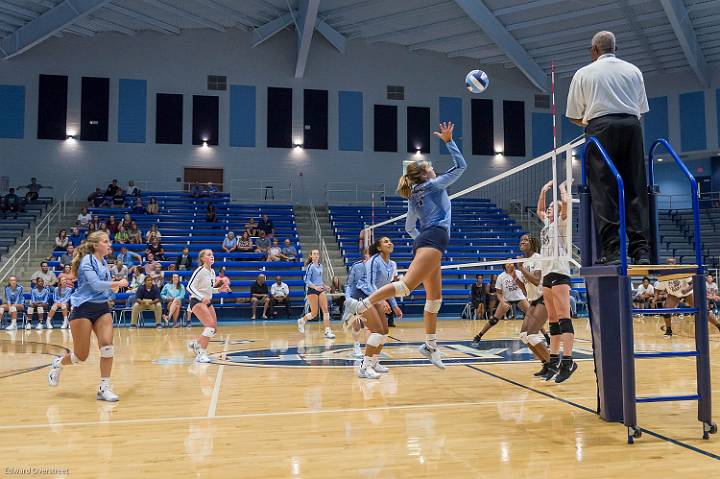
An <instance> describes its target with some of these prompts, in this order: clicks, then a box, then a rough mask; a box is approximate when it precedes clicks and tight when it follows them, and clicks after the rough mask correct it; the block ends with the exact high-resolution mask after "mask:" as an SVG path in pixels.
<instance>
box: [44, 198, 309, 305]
mask: <svg viewBox="0 0 720 479" xmlns="http://www.w3.org/2000/svg"><path fill="white" fill-rule="evenodd" d="M141 197H142V198H143V204H144V205H145V206H147V202H148V200H149V198H150V197H154V198H155V199H157V201H158V204H159V206H160V211H159V214H157V215H150V214H140V215H138V214H133V213H132V211H131V208H129V207H128V208H90V209H89V211H90V213H92V214H97V215H98V216H99V217H100V220H101V221H103V222H105V221H106V220H107V219H108V217H109V216H110V215H114V216H115V217H116V218H118V219H119V218H121V217H122V216H123V215H124V214H125V213H129V214H130V215H131V217H132V219H133V221H135V222H136V223H137V225H138V228H139V229H140V230H141V231H142V233H143V239H144V238H145V233H146V232H147V231H148V230H149V229H150V226H151V225H152V224H157V226H158V230H159V231H160V233H161V234H162V240H161V244H162V247H163V250H164V251H165V260H164V261H160V263H161V264H162V266H163V271H164V272H165V280H166V281H169V280H170V276H171V275H172V273H177V274H179V275H180V277H181V278H182V280H183V284H185V285H186V284H187V281H188V280H189V279H190V276H191V275H192V271H172V272H168V270H167V268H168V266H169V265H170V264H174V263H175V259H176V257H177V256H179V255H180V254H181V253H182V249H183V248H185V247H187V248H188V249H189V250H190V256H191V257H192V258H193V265H194V267H197V253H198V252H199V251H200V250H202V249H205V248H211V249H212V250H213V252H214V256H215V265H214V266H213V269H215V271H216V272H217V271H219V270H220V268H222V267H225V269H226V271H225V274H226V275H227V276H228V278H229V279H230V281H231V288H232V290H233V291H232V292H231V293H220V294H216V295H214V297H213V304H214V306H215V307H216V308H218V309H221V310H229V309H237V308H242V309H247V308H249V304H250V303H249V302H246V303H242V302H237V300H248V299H249V298H250V285H251V284H252V283H253V282H254V281H255V278H256V277H257V275H258V274H259V273H263V274H265V275H266V276H267V280H266V281H267V284H268V287H270V285H272V283H273V282H275V277H276V276H277V275H280V276H282V279H283V281H284V282H285V283H286V284H287V285H288V287H289V288H290V297H291V301H292V302H293V308H294V309H295V310H297V311H298V313H299V311H300V310H301V309H302V308H303V305H304V296H305V292H304V291H305V289H304V282H303V275H304V272H303V270H302V261H301V259H302V251H301V248H300V243H299V239H298V235H297V230H296V227H295V215H294V213H293V208H292V206H291V205H276V204H273V205H254V204H234V203H231V202H230V196H229V194H225V193H216V194H214V195H213V196H212V197H211V198H207V197H203V198H194V197H192V196H191V195H190V194H189V193H185V192H144V193H142V194H141ZM208 203H213V204H214V205H215V207H216V213H217V221H216V222H207V221H205V213H206V209H207V205H208ZM263 213H266V214H267V215H268V216H269V218H270V219H271V220H272V222H273V224H274V227H275V238H277V239H278V240H279V241H280V242H281V243H282V242H283V241H284V240H285V239H286V238H287V239H290V241H291V243H292V244H293V245H294V246H295V247H296V248H297V250H298V256H299V259H298V261H293V262H285V261H263V260H262V254H261V253H237V252H233V253H224V252H221V244H222V241H223V239H224V237H225V234H226V233H227V232H228V231H233V232H235V233H236V234H237V235H238V236H239V235H240V234H242V231H244V226H245V223H246V222H247V220H248V219H249V218H251V217H253V218H256V219H257V218H259V217H260V215H261V214H263ZM253 239H255V238H253ZM122 246H126V247H127V248H128V250H130V251H134V252H136V253H138V254H140V255H141V256H144V254H143V252H144V250H145V249H146V247H147V245H146V244H145V243H144V242H143V243H141V244H124V245H122ZM119 247H120V245H118V244H115V245H114V249H115V251H116V252H117V251H118V250H119ZM53 255H54V256H55V257H59V256H61V255H62V252H61V251H57V252H54V253H53ZM49 266H50V267H52V268H54V269H55V271H56V272H58V271H59V270H60V263H59V261H51V262H49ZM127 297H128V293H119V294H117V295H116V298H115V299H116V308H117V309H124V308H126V305H125V304H124V302H125V300H126V299H127ZM259 307H260V308H261V307H262V306H261V305H260V306H259ZM233 313H234V314H235V316H234V317H237V315H238V313H239V312H238V311H233ZM260 313H261V311H259V312H258V314H260ZM239 316H240V317H241V318H242V317H246V316H247V317H249V314H247V312H245V313H242V312H241V313H239Z"/></svg>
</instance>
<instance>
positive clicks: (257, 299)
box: [250, 274, 270, 319]
mask: <svg viewBox="0 0 720 479" xmlns="http://www.w3.org/2000/svg"><path fill="white" fill-rule="evenodd" d="M258 303H262V304H263V313H262V319H268V317H267V312H268V307H269V306H270V293H269V291H268V285H267V283H266V282H265V275H264V274H259V275H257V278H256V279H255V282H254V283H253V284H251V285H250V304H251V305H252V317H251V318H250V319H255V317H256V310H257V305H258Z"/></svg>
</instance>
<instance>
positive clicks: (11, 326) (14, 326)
mask: <svg viewBox="0 0 720 479" xmlns="http://www.w3.org/2000/svg"><path fill="white" fill-rule="evenodd" d="M16 329H17V324H16V323H14V322H13V323H10V326H8V327H7V328H5V331H15V330H16Z"/></svg>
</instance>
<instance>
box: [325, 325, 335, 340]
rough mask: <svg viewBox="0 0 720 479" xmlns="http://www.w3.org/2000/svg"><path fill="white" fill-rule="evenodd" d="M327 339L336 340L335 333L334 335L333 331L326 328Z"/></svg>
mask: <svg viewBox="0 0 720 479" xmlns="http://www.w3.org/2000/svg"><path fill="white" fill-rule="evenodd" d="M325 337H326V338H327V339H335V333H333V331H332V329H330V328H325Z"/></svg>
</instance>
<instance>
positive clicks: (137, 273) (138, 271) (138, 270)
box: [126, 266, 145, 307]
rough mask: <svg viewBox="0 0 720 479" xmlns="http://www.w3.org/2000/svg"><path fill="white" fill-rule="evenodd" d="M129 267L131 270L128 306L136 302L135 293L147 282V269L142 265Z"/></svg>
mask: <svg viewBox="0 0 720 479" xmlns="http://www.w3.org/2000/svg"><path fill="white" fill-rule="evenodd" d="M128 269H129V270H130V279H128V287H127V291H126V292H127V293H128V294H129V296H128V298H127V306H128V307H132V305H133V304H135V293H136V292H137V290H138V288H139V287H140V286H142V285H143V284H145V270H144V269H143V267H142V266H135V267H133V268H128Z"/></svg>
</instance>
